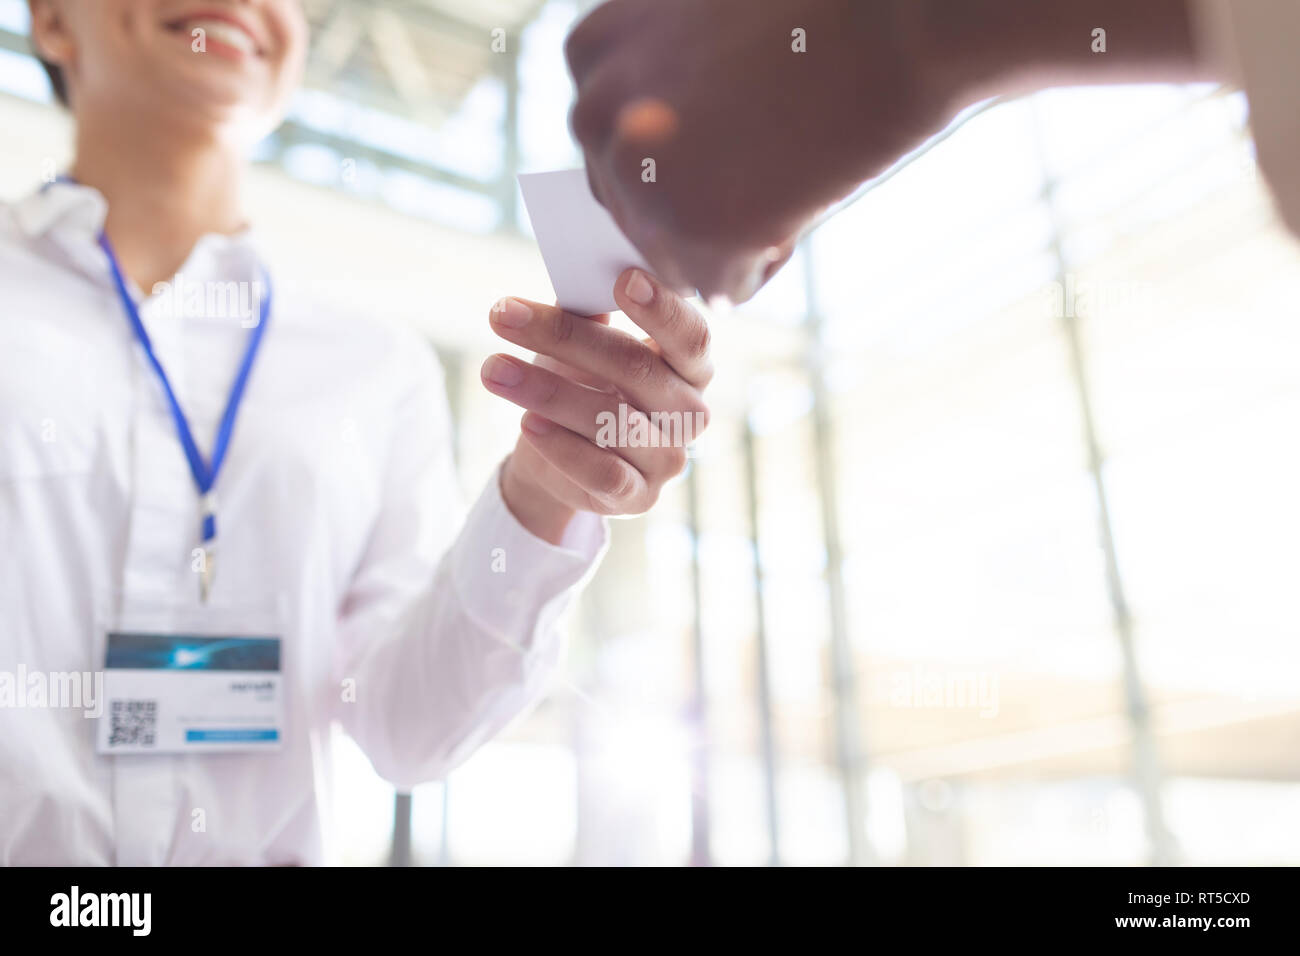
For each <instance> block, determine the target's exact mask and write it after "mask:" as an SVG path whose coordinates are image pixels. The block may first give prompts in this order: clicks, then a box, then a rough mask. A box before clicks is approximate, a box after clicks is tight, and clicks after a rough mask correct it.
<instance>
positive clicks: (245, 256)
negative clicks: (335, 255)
mask: <svg viewBox="0 0 1300 956" xmlns="http://www.w3.org/2000/svg"><path fill="white" fill-rule="evenodd" d="M107 216H108V201H107V200H106V199H105V198H104V196H103V194H102V193H100V192H99V190H97V189H95V188H93V187H91V186H83V185H82V184H80V183H75V182H72V181H71V180H68V179H62V178H61V179H56V180H55V181H54V182H52V183H47V184H46V185H45V186H44V187H42V188H41V189H39V190H38V191H36V192H35V193H32V194H31V195H30V196H28V197H26V198H25V199H22V200H19V202H18V203H17V204H16V205H15V206H14V217H15V220H16V221H17V223H18V227H19V228H20V229H22V230H23V232H25V233H26V234H27V235H28V236H30V237H32V238H33V239H39V238H42V237H49V238H52V239H55V240H56V243H57V245H59V246H62V247H64V248H69V247H71V249H70V251H72V252H73V253H74V257H75V258H77V259H78V260H79V261H80V262H81V263H82V265H83V266H85V267H91V266H92V265H93V269H92V271H93V272H94V273H95V274H98V273H100V272H103V273H104V275H105V276H106V275H107V264H106V263H105V262H104V260H103V252H102V250H100V248H99V235H100V233H101V232H103V230H104V221H105V219H106V218H107ZM80 253H85V255H82V254H80ZM261 263H262V257H261V255H260V254H259V252H258V249H257V243H256V241H255V237H254V233H253V230H252V229H251V228H249V227H245V228H243V229H241V230H240V231H239V232H236V233H233V234H231V235H222V234H220V233H207V234H206V235H203V236H201V237H199V240H198V242H196V243H195V245H194V248H193V249H192V250H191V251H190V255H189V257H188V258H187V259H186V262H185V264H184V265H183V266H181V269H180V270H179V271H180V272H181V273H184V272H186V271H187V270H188V271H190V272H198V273H204V274H206V273H212V274H221V273H225V272H230V273H234V275H232V276H231V278H237V277H238V276H239V275H241V274H244V273H255V272H256V271H257V270H258V269H259V268H260V265H261Z"/></svg>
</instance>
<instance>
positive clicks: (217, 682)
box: [96, 601, 285, 754]
mask: <svg viewBox="0 0 1300 956" xmlns="http://www.w3.org/2000/svg"><path fill="white" fill-rule="evenodd" d="M280 608H281V604H280V602H277V601H269V602H266V603H265V604H263V605H259V606H241V607H236V606H231V605H224V606H223V605H204V606H201V607H194V606H184V605H182V606H169V605H165V604H147V603H146V604H144V605H141V604H139V603H137V604H136V605H135V606H133V607H132V608H131V609H130V610H129V611H124V612H122V613H119V614H117V615H115V616H114V617H113V618H112V621H113V623H112V625H111V626H108V627H106V628H105V641H104V692H103V702H104V706H103V713H102V714H101V716H100V717H99V726H98V728H97V729H96V750H97V751H98V752H99V753H101V754H177V753H231V752H250V751H260V750H277V749H279V747H280V743H281V740H282V738H283V735H284V712H285V707H284V693H285V683H284V675H283V672H282V666H283V646H282V642H281V638H280V635H281V633H283V631H282V628H281V624H282V621H283V615H282V613H281V610H280Z"/></svg>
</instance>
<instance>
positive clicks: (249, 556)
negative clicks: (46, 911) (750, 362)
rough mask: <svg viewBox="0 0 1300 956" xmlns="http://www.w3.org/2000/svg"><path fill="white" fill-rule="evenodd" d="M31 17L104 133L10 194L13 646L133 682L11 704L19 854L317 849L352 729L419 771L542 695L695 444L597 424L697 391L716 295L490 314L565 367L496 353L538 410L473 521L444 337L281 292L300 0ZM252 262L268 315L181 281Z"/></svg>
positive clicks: (62, 668)
mask: <svg viewBox="0 0 1300 956" xmlns="http://www.w3.org/2000/svg"><path fill="white" fill-rule="evenodd" d="M31 12H32V40H33V44H34V46H35V48H36V49H37V51H38V52H39V54H40V56H41V58H42V60H43V61H44V62H45V63H46V64H47V68H48V69H49V70H50V73H51V78H52V80H53V81H54V85H55V88H56V90H57V91H58V92H59V94H60V96H61V97H62V98H63V99H64V101H65V103H66V104H67V105H68V107H69V109H70V110H71V112H72V115H73V117H74V119H75V121H76V151H75V162H74V164H73V166H72V168H71V169H70V170H69V173H68V175H67V176H66V177H64V178H62V179H61V180H60V181H59V182H57V183H53V184H50V185H48V186H47V188H45V189H43V190H41V191H39V192H37V193H35V194H33V195H31V196H30V197H28V198H27V199H24V200H22V201H20V202H18V203H16V204H14V205H11V206H7V207H0V288H3V290H4V307H3V311H2V312H0V614H2V615H3V621H4V624H3V626H2V627H0V667H2V668H3V669H5V670H11V671H12V670H15V669H16V667H17V666H18V665H22V666H24V667H26V668H28V669H30V670H40V671H42V672H51V673H60V672H83V671H88V670H93V671H97V672H98V671H103V673H104V674H105V678H106V680H105V691H104V693H105V696H106V698H107V701H106V707H105V716H104V718H103V719H101V720H98V721H96V720H88V719H86V718H85V716H84V715H83V712H82V710H81V709H74V708H63V707H57V706H46V707H41V708H23V709H3V708H0V863H4V864H67V863H82V864H85V863H96V864H113V863H117V864H164V863H166V864H196V863H251V864H257V863H261V864H293V863H315V862H318V861H320V860H321V859H322V856H323V846H324V844H325V836H326V834H325V827H324V823H323V816H324V815H323V811H322V806H323V805H324V802H325V799H326V785H325V783H324V781H327V780H328V779H329V778H330V765H329V734H330V728H331V725H332V724H333V723H334V722H336V721H337V722H339V723H341V724H342V726H343V728H344V729H345V730H346V731H347V732H348V733H349V734H350V735H351V736H352V737H353V738H355V739H356V741H357V742H358V743H359V744H360V746H361V747H362V748H363V749H364V751H365V752H366V753H367V755H368V756H369V757H370V759H371V760H372V762H373V763H374V765H375V767H376V769H377V770H378V771H379V772H380V773H381V774H383V775H384V776H385V777H386V778H388V779H389V780H391V781H392V782H394V783H395V784H397V785H398V786H400V787H409V786H411V785H414V784H416V783H419V782H421V781H425V780H430V779H434V778H436V777H438V776H440V775H442V774H444V773H446V771H447V770H448V769H450V768H451V767H453V766H454V765H456V764H457V763H458V762H459V761H461V760H463V759H464V758H465V757H466V756H467V755H468V754H470V753H471V752H473V750H474V749H475V748H476V747H477V746H479V745H480V744H481V743H482V742H483V741H485V740H486V739H488V738H489V737H491V736H492V735H493V734H494V733H495V732H496V731H497V730H498V729H500V728H501V727H502V726H504V725H505V724H506V723H507V722H508V721H509V720H510V719H511V718H513V717H514V716H515V715H516V714H518V713H519V712H520V710H521V709H523V708H524V707H526V706H527V705H528V704H529V703H530V702H531V701H533V700H535V699H536V697H537V696H538V695H539V693H540V692H541V689H542V688H543V686H544V685H545V682H546V680H547V678H548V676H549V675H550V674H551V672H552V671H553V669H554V668H555V666H556V662H557V660H558V656H559V652H560V646H561V638H560V635H559V632H558V630H557V627H556V619H557V617H558V615H559V613H560V611H561V610H562V608H563V607H564V606H565V604H566V603H567V602H568V601H569V600H570V599H571V597H572V595H573V593H574V590H575V588H577V587H578V586H579V585H580V584H581V582H582V581H583V580H584V579H585V578H586V577H587V576H588V575H589V574H590V573H591V571H592V568H593V567H594V565H595V563H596V561H597V559H598V557H599V555H600V553H601V551H602V548H603V547H604V543H605V538H606V534H605V528H604V524H603V520H602V516H603V515H612V514H626V513H635V512H639V511H642V510H644V509H646V508H648V507H650V505H651V504H653V502H654V501H655V498H656V497H657V495H658V493H659V490H660V489H661V488H662V487H663V485H664V483H665V482H666V481H668V480H669V479H670V478H671V477H673V476H674V475H675V474H677V473H678V472H679V471H680V470H681V468H682V467H683V465H684V461H685V451H684V449H682V448H681V447H677V446H674V445H671V444H669V443H663V444H657V445H655V446H653V447H635V448H633V447H602V446H601V445H599V444H598V443H597V441H596V438H597V416H598V415H599V414H600V413H601V412H615V411H617V409H618V408H619V406H620V404H624V403H630V404H631V405H633V406H634V407H635V408H636V409H637V411H638V413H639V414H646V413H678V414H685V415H695V414H697V413H700V412H701V411H702V410H703V409H704V404H703V400H702V397H701V392H702V390H703V388H704V386H705V385H706V384H707V381H708V379H709V376H710V374H711V373H710V368H709V364H708V357H707V352H706V346H707V336H706V335H704V334H703V322H702V319H701V318H700V316H699V315H698V314H697V313H696V312H695V311H694V310H693V309H691V308H690V306H688V305H687V304H686V303H684V302H683V301H682V300H681V299H680V298H678V297H677V296H676V295H674V294H673V293H671V292H670V291H668V290H666V289H664V288H662V287H661V286H660V285H659V284H658V283H657V282H655V281H654V280H652V279H650V278H649V277H647V276H644V275H643V274H641V273H639V272H635V271H630V272H629V273H627V274H625V275H623V276H621V277H620V278H619V280H618V283H617V287H616V289H615V297H616V299H617V301H618V304H619V306H620V307H621V308H622V309H624V310H625V311H626V313H627V314H628V316H629V317H630V318H631V319H632V321H634V322H635V323H636V324H638V325H639V326H641V328H643V329H644V330H645V331H646V332H647V333H648V335H649V336H650V337H651V338H650V339H647V340H646V341H641V340H639V339H637V338H634V337H633V336H630V335H627V334H625V333H623V332H620V331H616V330H614V329H612V328H610V327H609V325H608V321H607V319H606V318H604V317H597V319H596V320H594V321H589V320H586V319H578V318H576V317H574V316H571V315H567V314H565V313H563V312H560V311H558V310H557V309H555V308H552V307H549V306H545V305H542V304H540V303H535V302H525V301H523V300H519V299H508V300H505V301H503V302H501V303H498V304H497V305H495V306H493V308H492V310H491V312H490V314H489V321H490V322H491V324H492V327H493V329H494V330H496V331H497V332H498V333H499V334H500V335H501V336H503V337H504V338H506V339H508V340H509V341H511V342H512V343H515V344H517V345H521V346H524V347H526V348H529V349H531V350H533V351H536V352H538V353H541V357H540V358H539V359H538V360H537V361H536V362H534V363H531V364H529V363H523V362H519V361H517V360H515V359H512V358H509V357H507V356H504V355H498V356H493V357H490V358H489V359H488V360H487V362H486V363H485V365H484V371H483V379H484V383H485V385H486V387H488V388H489V389H490V390H491V391H492V392H494V393H495V394H498V395H500V396H502V397H505V398H506V399H508V400H510V401H512V402H514V403H516V404H518V405H519V406H521V407H522V408H525V409H527V410H528V412H527V414H526V415H525V416H524V419H523V428H522V430H521V433H520V435H519V436H518V439H517V442H516V445H515V449H514V451H513V453H512V454H511V455H510V456H509V457H508V458H507V459H506V460H505V462H504V463H503V464H502V466H501V468H500V469H499V471H498V473H497V474H496V475H495V476H494V477H493V479H492V481H491V482H490V483H489V484H488V486H487V487H486V488H485V489H483V491H482V493H481V495H480V496H479V498H478V500H477V503H476V504H474V505H473V507H472V508H471V509H470V510H469V513H468V517H467V518H465V519H464V521H463V523H462V522H461V520H460V519H459V517H457V515H458V514H459V512H458V507H457V501H456V481H455V477H454V470H453V464H452V458H451V450H450V444H449V436H450V431H451V421H450V419H449V414H448V410H447V406H446V401H445V397H444V395H443V394H442V389H441V384H440V377H439V372H438V369H437V367H436V364H435V361H434V359H433V357H432V355H431V352H430V349H429V348H428V346H427V345H426V344H425V343H423V342H421V341H419V340H418V339H417V338H416V337H415V336H414V335H413V334H412V333H411V332H409V331H405V330H402V329H395V328H389V327H387V326H385V325H383V324H381V323H378V322H375V321H374V317H373V316H358V315H338V314H335V313H334V312H333V311H331V310H330V309H329V308H327V307H324V306H323V305H322V304H321V303H320V302H317V301H314V300H313V299H312V298H311V297H310V290H304V289H303V288H302V287H301V286H295V285H294V284H293V283H292V282H277V281H276V280H278V279H281V278H286V279H291V278H292V277H291V276H281V275H280V274H279V273H278V272H277V271H276V267H275V263H273V262H267V261H265V258H264V257H263V256H262V254H261V253H260V251H259V248H258V243H257V240H256V238H255V234H254V233H253V232H252V231H251V230H250V228H249V226H248V224H247V219H246V217H245V213H244V209H243V204H242V201H241V194H242V184H243V180H244V175H245V160H244V154H245V152H246V151H247V149H248V147H250V146H251V145H252V144H254V143H255V142H256V141H257V140H259V139H260V138H261V137H263V136H264V135H266V134H267V133H268V132H269V131H270V130H272V129H273V128H274V127H275V126H276V124H277V123H278V122H279V121H280V119H281V116H282V114H283V111H284V108H285V105H286V103H287V102H288V99H289V97H290V95H291V94H292V92H293V91H294V89H295V87H296V85H297V83H298V81H299V78H300V75H301V73H302V68H303V60H304V54H305V50H306V43H307V27H306V23H305V20H304V16H303V12H302V10H301V7H300V4H299V3H298V2H297V0H227V2H220V0H202V2H193V0H93V2H89V0H32V2H31ZM485 42H487V40H486V38H485ZM358 255H361V253H360V252H359V253H358ZM182 276H183V283H182V279H181V277H182ZM231 283H235V284H237V286H238V288H240V289H243V290H247V291H248V298H247V300H248V301H249V302H252V303H256V314H255V315H252V314H250V315H247V316H246V315H233V316H232V315H229V314H227V312H226V310H221V314H217V315H214V314H207V309H206V308H205V307H202V304H203V303H205V302H207V301H208V300H209V298H210V296H207V295H198V296H196V297H194V299H193V302H194V303H198V305H197V306H192V304H191V298H190V297H189V296H186V297H184V298H183V299H182V300H180V301H179V304H178V300H177V297H175V296H173V295H172V294H171V293H170V291H169V290H171V289H172V288H175V287H176V286H177V285H181V284H183V285H185V287H187V288H200V289H203V290H207V291H211V290H212V289H213V288H214V287H220V289H221V290H223V291H226V290H228V289H229V288H230V284H231ZM142 290H151V291H154V290H156V294H150V292H149V291H142ZM239 301H244V298H243V297H240V298H239ZM251 311H252V310H250V312H251ZM449 318H450V317H449ZM455 318H456V319H457V320H459V319H460V318H461V317H455ZM178 654H181V655H182V656H178ZM184 654H189V655H190V656H189V657H183V655H184ZM182 657H183V660H184V661H185V662H186V666H179V664H178V661H180V660H182Z"/></svg>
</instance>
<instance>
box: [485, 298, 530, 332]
mask: <svg viewBox="0 0 1300 956" xmlns="http://www.w3.org/2000/svg"><path fill="white" fill-rule="evenodd" d="M532 317H533V310H532V309H530V308H528V306H526V305H524V304H523V303H522V302H520V301H519V300H518V299H510V298H506V299H499V300H498V301H497V304H496V305H494V306H492V320H493V321H494V322H496V323H497V324H498V325H504V326H505V327H506V328H508V329H522V328H523V327H524V326H525V325H527V324H528V322H529V320H530V319H531V318H532Z"/></svg>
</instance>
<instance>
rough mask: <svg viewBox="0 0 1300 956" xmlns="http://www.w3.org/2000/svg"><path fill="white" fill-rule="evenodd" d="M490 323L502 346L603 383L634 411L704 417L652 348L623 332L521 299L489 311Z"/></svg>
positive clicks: (689, 390) (690, 391)
mask: <svg viewBox="0 0 1300 956" xmlns="http://www.w3.org/2000/svg"><path fill="white" fill-rule="evenodd" d="M491 320H492V327H493V330H494V331H495V332H496V333H497V334H498V335H500V336H501V337H502V338H503V339H505V340H506V341H508V342H513V343H514V344H516V345H519V346H522V347H523V348H526V349H528V350H530V351H532V352H536V353H538V354H540V355H549V356H551V357H552V358H554V359H556V360H558V361H560V362H563V363H564V364H565V365H569V366H572V367H574V368H578V369H581V370H582V371H583V372H584V373H586V375H588V376H591V377H593V378H596V379H600V380H602V381H605V382H608V383H609V384H610V385H611V386H613V387H614V388H616V389H618V391H619V392H621V393H622V394H624V395H627V396H628V398H629V399H630V400H631V402H632V404H634V405H636V406H637V407H638V408H653V409H658V410H663V411H667V412H682V413H689V414H696V413H699V414H704V415H707V413H708V409H707V408H706V407H705V405H704V401H703V399H702V398H701V397H700V394H699V392H698V391H697V390H696V389H695V388H694V387H693V386H692V385H691V384H690V383H688V382H687V381H686V380H685V379H683V378H682V377H681V376H680V375H678V374H677V372H676V371H675V370H674V369H673V368H672V366H670V365H669V364H668V363H667V362H666V361H664V360H663V359H662V358H660V357H659V356H658V355H656V354H655V352H654V350H653V349H651V348H649V347H648V346H647V345H646V344H645V343H644V342H642V341H640V340H639V339H636V338H634V337H632V336H631V335H628V334H627V333H626V332H623V331H620V330H619V329H612V328H609V327H608V326H605V325H600V324H598V323H594V322H588V321H587V320H586V319H584V318H583V317H582V316H579V315H574V314H572V313H570V312H565V311H564V310H563V309H558V308H555V307H554V306H546V305H542V304H541V303H538V302H527V301H524V300H522V299H510V300H508V302H507V303H506V304H505V305H503V306H502V307H501V308H500V309H496V308H494V309H493V311H492V316H491ZM661 345H662V343H661ZM696 420H698V419H696Z"/></svg>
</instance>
